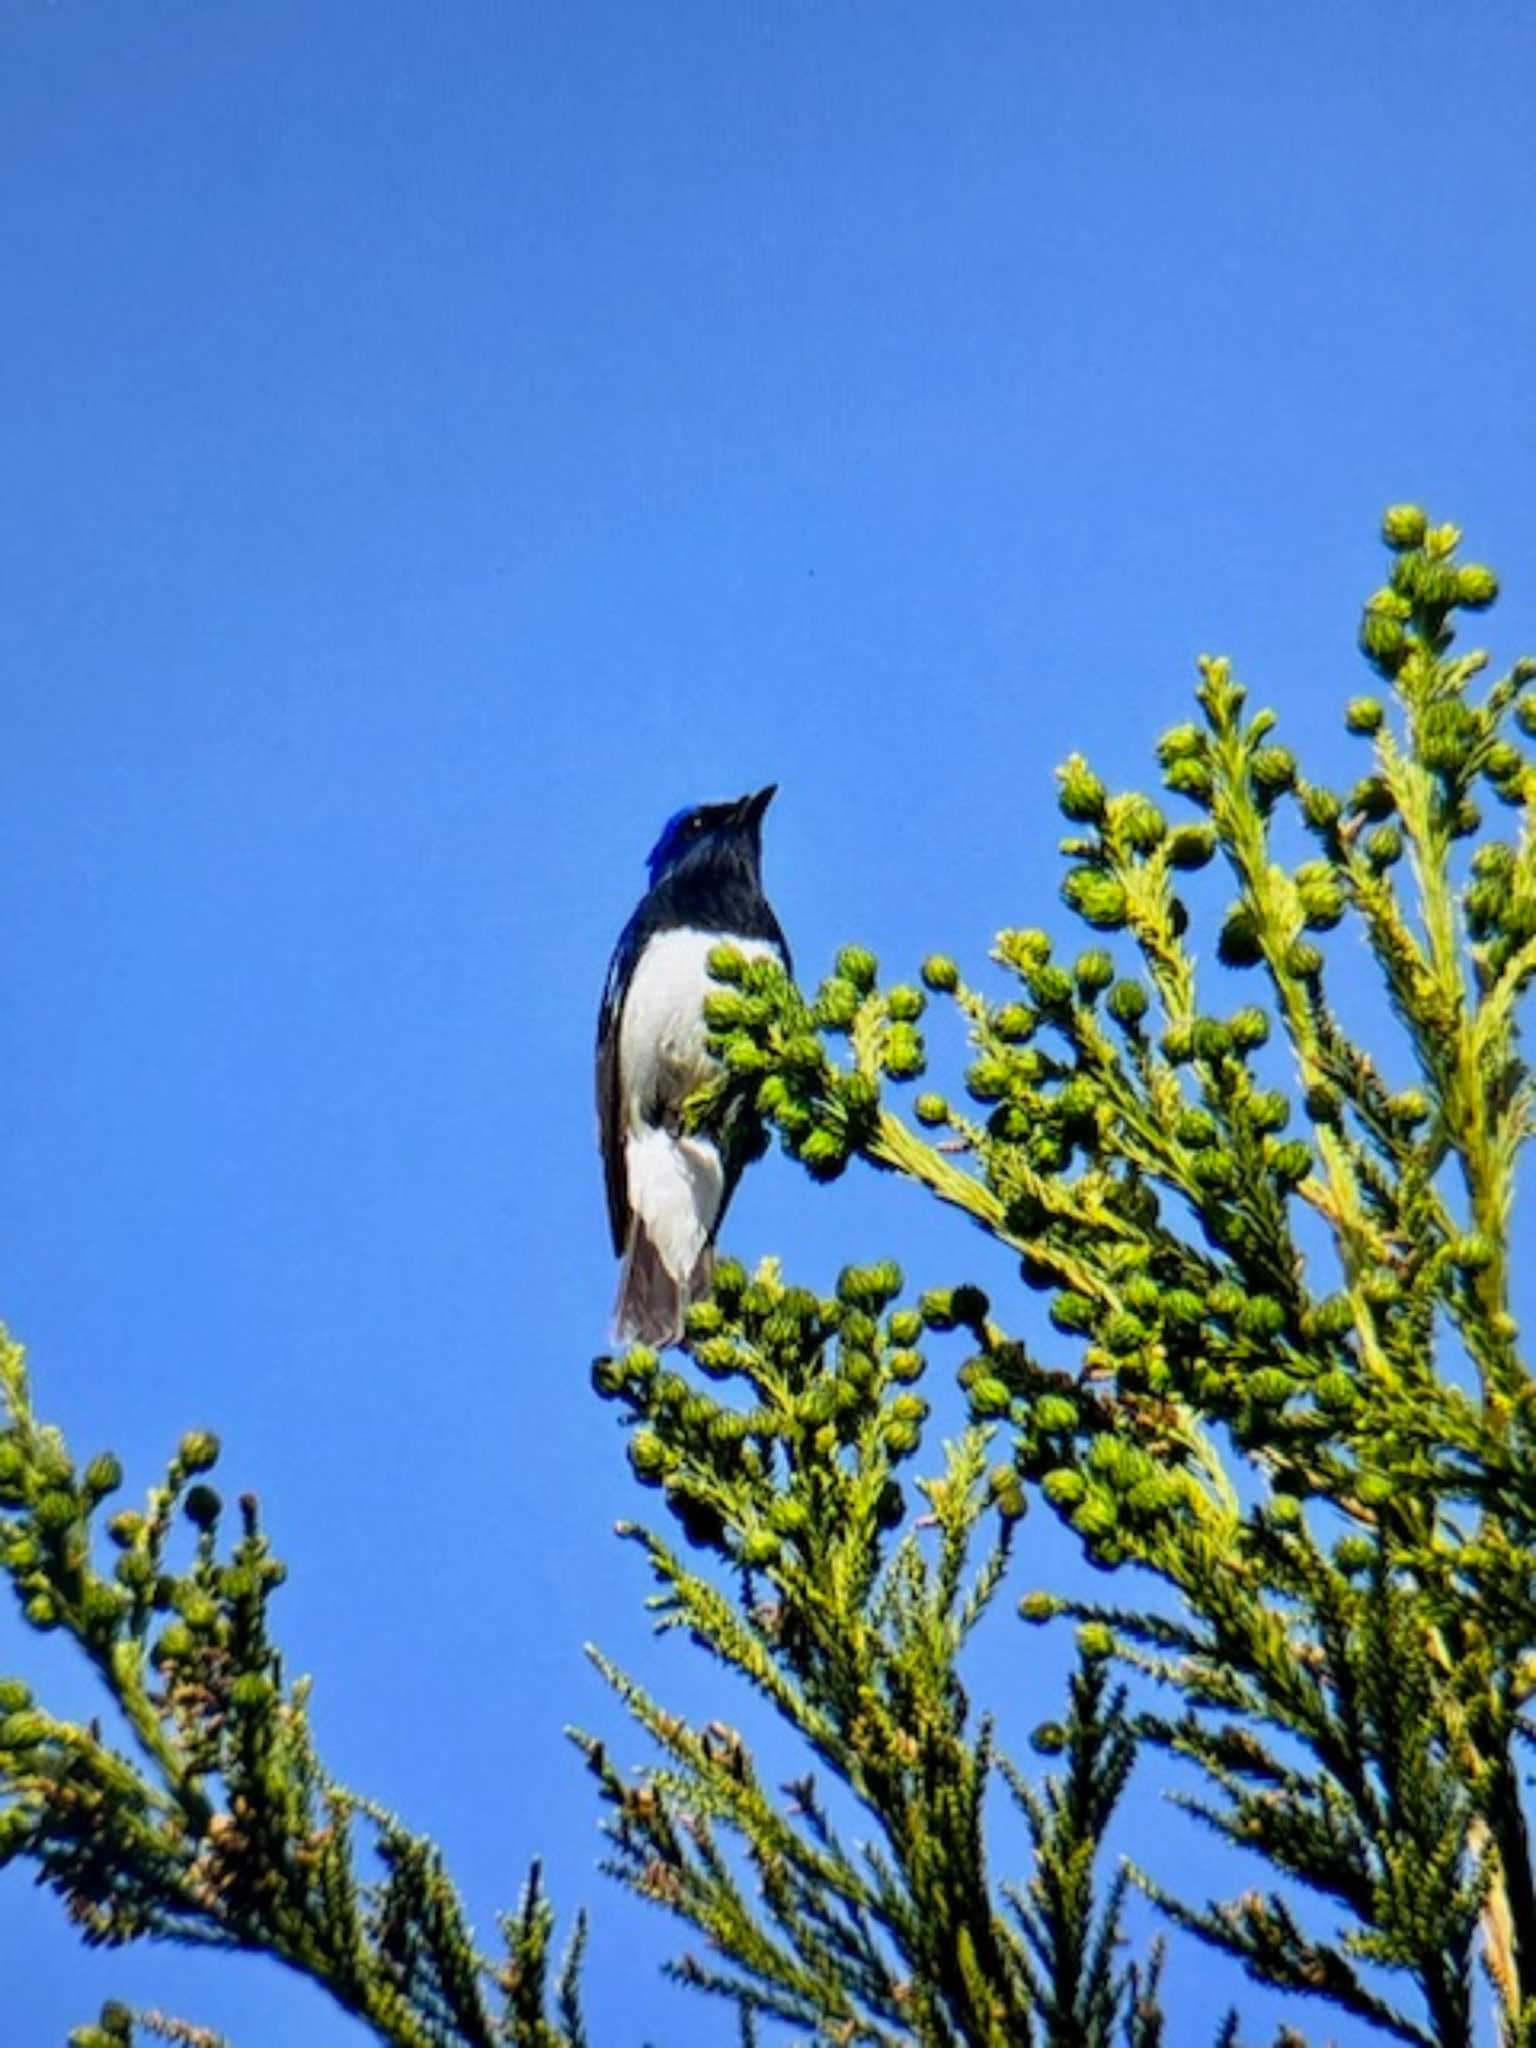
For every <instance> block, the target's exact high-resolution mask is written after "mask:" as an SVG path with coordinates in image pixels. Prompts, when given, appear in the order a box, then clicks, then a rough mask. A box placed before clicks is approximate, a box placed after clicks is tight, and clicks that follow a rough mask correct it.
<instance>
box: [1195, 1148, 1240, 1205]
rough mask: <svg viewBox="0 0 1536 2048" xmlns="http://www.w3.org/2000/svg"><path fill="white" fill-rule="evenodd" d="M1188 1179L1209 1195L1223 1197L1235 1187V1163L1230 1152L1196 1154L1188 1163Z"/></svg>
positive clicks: (1236, 1176)
mask: <svg viewBox="0 0 1536 2048" xmlns="http://www.w3.org/2000/svg"><path fill="white" fill-rule="evenodd" d="M1189 1173H1190V1178H1191V1179H1192V1180H1193V1181H1194V1182H1195V1184H1196V1186H1197V1187H1200V1188H1203V1189H1204V1191H1205V1192H1206V1193H1207V1194H1209V1195H1224V1194H1227V1193H1228V1192H1230V1190H1231V1189H1232V1188H1234V1187H1235V1186H1236V1185H1237V1178H1238V1175H1237V1161H1236V1160H1235V1159H1234V1158H1233V1157H1232V1155H1231V1153H1230V1152H1219V1151H1211V1152H1197V1153H1196V1154H1195V1155H1194V1157H1193V1159H1191V1160H1190V1162H1189Z"/></svg>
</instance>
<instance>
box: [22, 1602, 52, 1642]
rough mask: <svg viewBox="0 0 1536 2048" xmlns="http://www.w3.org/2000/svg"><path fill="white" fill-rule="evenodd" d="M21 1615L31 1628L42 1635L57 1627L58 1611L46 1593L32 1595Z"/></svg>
mask: <svg viewBox="0 0 1536 2048" xmlns="http://www.w3.org/2000/svg"><path fill="white" fill-rule="evenodd" d="M22 1613H23V1614H24V1615H25V1616H26V1618H27V1620H28V1621H29V1622H31V1624H32V1626H33V1627H34V1628H35V1629H37V1630H38V1631H39V1632H40V1633H41V1634H44V1635H46V1634H47V1632H48V1630H49V1629H51V1628H57V1627H58V1625H59V1616H58V1610H57V1609H56V1608H55V1607H54V1604H53V1602H52V1601H51V1600H50V1599H49V1597H48V1595H47V1594H46V1593H34V1594H33V1596H32V1598H31V1599H30V1600H29V1601H28V1602H27V1604H26V1606H25V1607H23V1609H22Z"/></svg>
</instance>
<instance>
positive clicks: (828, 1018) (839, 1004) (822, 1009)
mask: <svg viewBox="0 0 1536 2048" xmlns="http://www.w3.org/2000/svg"><path fill="white" fill-rule="evenodd" d="M860 1000H861V998H860V995H859V991H858V989H857V988H856V987H855V986H854V984H853V983H852V982H851V981H849V980H847V979H846V977H845V976H843V975H841V974H833V975H829V976H828V978H827V979H826V980H825V981H824V982H823V983H822V984H821V987H820V989H819V990H818V991H817V995H816V1016H817V1019H818V1021H819V1022H820V1023H821V1024H823V1025H824V1026H825V1027H826V1029H827V1030H829V1031H846V1030H847V1029H848V1027H849V1025H850V1024H851V1023H852V1022H853V1020H854V1018H855V1017H856V1016H857V1015H858V1009H859V1003H860Z"/></svg>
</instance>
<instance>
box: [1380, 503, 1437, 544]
mask: <svg viewBox="0 0 1536 2048" xmlns="http://www.w3.org/2000/svg"><path fill="white" fill-rule="evenodd" d="M1428 524H1429V521H1428V519H1427V518H1426V516H1425V514H1424V513H1423V511H1421V509H1420V508H1419V507H1418V506H1417V505H1389V506H1388V507H1387V509H1386V511H1385V512H1384V513H1383V514H1382V519H1381V537H1382V539H1383V540H1384V541H1385V542H1386V544H1387V546H1388V547H1389V548H1398V549H1402V548H1416V547H1418V546H1419V544H1420V543H1421V542H1422V540H1423V538H1424V532H1425V528H1426V527H1427V526H1428Z"/></svg>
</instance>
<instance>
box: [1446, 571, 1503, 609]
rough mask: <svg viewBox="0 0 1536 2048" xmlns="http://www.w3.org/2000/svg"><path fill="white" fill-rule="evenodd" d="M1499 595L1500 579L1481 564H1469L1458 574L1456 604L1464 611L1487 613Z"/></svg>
mask: <svg viewBox="0 0 1536 2048" xmlns="http://www.w3.org/2000/svg"><path fill="white" fill-rule="evenodd" d="M1498 594H1499V579H1498V577H1497V576H1495V575H1494V573H1493V571H1492V570H1491V569H1489V568H1485V567H1484V565H1483V564H1482V563H1481V562H1468V563H1466V564H1465V565H1464V566H1463V567H1462V568H1461V569H1459V570H1458V571H1457V572H1456V602H1457V603H1458V604H1459V605H1460V606H1461V608H1462V610H1463V611H1468V612H1482V611H1486V610H1487V609H1488V607H1489V605H1491V604H1492V603H1493V601H1494V600H1495V598H1496V597H1497V596H1498Z"/></svg>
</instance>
